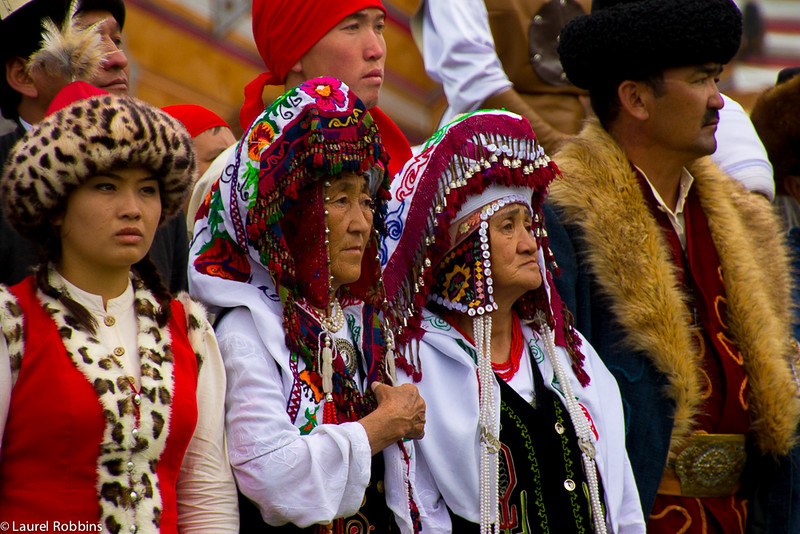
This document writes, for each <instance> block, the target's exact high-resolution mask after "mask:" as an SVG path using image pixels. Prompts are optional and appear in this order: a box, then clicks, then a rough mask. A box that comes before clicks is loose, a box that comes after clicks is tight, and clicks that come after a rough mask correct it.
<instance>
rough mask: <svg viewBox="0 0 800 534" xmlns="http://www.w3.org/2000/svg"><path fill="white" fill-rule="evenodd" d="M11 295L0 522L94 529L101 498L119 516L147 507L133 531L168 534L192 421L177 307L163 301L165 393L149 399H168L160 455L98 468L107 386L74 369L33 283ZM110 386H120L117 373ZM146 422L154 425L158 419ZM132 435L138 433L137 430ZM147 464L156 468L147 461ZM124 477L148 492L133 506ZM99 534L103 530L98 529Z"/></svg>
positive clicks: (173, 528) (191, 367)
mask: <svg viewBox="0 0 800 534" xmlns="http://www.w3.org/2000/svg"><path fill="white" fill-rule="evenodd" d="M10 290H11V292H12V293H13V294H14V295H15V296H16V298H17V300H18V302H19V305H20V307H21V308H22V311H23V315H24V331H25V350H24V357H23V359H22V365H21V368H20V371H19V376H18V379H17V382H16V384H15V386H14V389H13V392H12V395H11V406H10V409H9V415H8V421H7V424H6V428H5V433H4V437H3V446H2V460H1V461H0V518H2V519H3V521H17V522H18V523H19V522H26V521H27V522H43V521H50V525H51V526H52V525H53V521H60V522H67V521H75V522H89V523H100V522H101V504H100V500H101V497H100V495H101V494H102V499H104V500H108V501H109V502H111V501H113V502H115V503H116V504H118V505H122V506H123V507H124V508H126V509H130V508H138V507H140V506H142V507H144V506H150V507H151V508H152V510H150V511H148V513H147V514H146V515H147V516H150V515H151V514H152V518H153V519H154V520H152V521H150V522H148V523H146V524H138V525H137V526H138V532H140V533H142V532H169V533H177V503H176V491H175V488H176V483H177V478H178V472H179V469H180V466H181V463H182V460H183V456H184V453H185V451H186V447H187V446H188V444H189V441H190V439H191V437H192V434H193V432H194V427H195V424H196V421H197V404H196V400H195V399H196V384H197V359H196V356H195V354H194V351H193V350H192V347H191V346H190V344H189V341H188V338H187V336H186V319H185V313H184V310H183V307H182V306H181V304H180V303H178V302H177V301H174V300H173V301H172V302H173V305H172V314H173V318H172V319H171V320H170V322H169V330H170V335H171V338H172V343H171V348H172V356H173V358H174V372H173V378H174V381H173V387H172V389H171V390H162V391H157V392H153V394H154V395H158V396H159V397H160V398H161V399H162V401H163V400H164V399H171V403H169V406H168V409H169V410H170V411H171V413H170V414H169V426H168V427H167V428H164V429H162V432H167V437H166V442H165V446H164V447H163V449H162V450H152V448H151V447H148V446H147V444H148V443H150V444H151V446H152V444H153V443H156V440H155V439H151V440H147V439H143V440H140V441H139V442H138V443H140V444H141V447H138V448H135V449H133V450H125V451H123V452H122V453H120V454H119V455H117V457H116V458H114V459H111V460H109V461H107V462H105V463H104V465H102V466H101V465H98V464H99V460H100V456H101V447H109V444H107V443H106V444H103V439H104V433H105V431H106V420H107V417H106V416H107V415H108V418H109V419H114V416H113V414H104V411H103V406H102V404H101V402H99V395H101V394H108V392H107V391H106V388H109V387H110V386H113V385H109V384H107V383H105V382H104V381H103V380H100V379H97V378H95V379H90V378H89V377H87V376H86V375H85V374H84V373H83V372H82V371H81V370H79V368H78V367H77V366H76V363H75V362H74V361H73V359H72V358H70V355H69V354H68V352H67V349H66V347H65V345H64V342H63V341H62V335H61V333H60V332H59V330H58V329H57V327H56V323H55V322H54V320H53V318H52V317H51V316H50V314H49V313H48V312H47V311H46V310H45V309H44V308H43V306H42V304H41V303H40V301H39V299H38V297H37V291H36V287H35V283H34V281H33V278H32V277H29V278H27V279H26V280H24V281H23V282H21V283H20V284H18V285H16V286H14V287H12V288H10ZM65 335H68V333H66V332H65ZM96 352H97V347H96V346H95V347H88V348H87V349H86V350H85V351H84V350H81V351H80V353H81V357H82V358H83V359H84V362H86V361H87V360H89V359H91V358H92V357H93V356H95V355H96ZM95 361H96V360H95ZM89 369H91V367H89ZM144 371H145V370H144V369H143V374H144ZM150 372H158V370H157V369H150ZM119 378H120V381H124V378H123V377H122V374H121V373H120V376H119ZM118 387H120V389H121V386H118ZM146 402H148V401H147V400H146V399H145V400H144V401H143V404H144V403H146ZM120 408H122V404H120ZM143 413H144V412H143ZM151 416H152V418H154V419H157V418H159V417H162V415H161V414H159V413H158V412H157V411H153V412H152V413H151ZM141 426H142V429H143V433H144V429H145V428H147V425H146V421H142V425H141ZM150 426H152V427H153V428H154V429H155V428H157V427H158V425H157V424H151V425H150ZM125 431H126V429H125V428H124V427H123V425H121V424H120V425H117V426H116V428H114V429H112V432H111V435H112V436H114V438H115V439H120V440H121V442H124V436H122V435H119V433H123V432H125ZM154 432H155V430H154ZM144 437H145V438H147V436H144ZM112 445H113V444H112ZM150 457H155V460H152V461H151V460H148V458H150ZM100 473H103V474H102V476H101V475H100ZM114 475H117V476H114ZM131 478H133V479H135V480H136V481H137V483H139V482H142V481H147V483H146V484H144V487H145V488H146V487H148V486H149V487H150V490H149V491H148V490H147V489H145V490H144V491H141V492H140V493H142V495H141V496H140V498H139V499H138V500H135V501H133V500H131V497H130V495H129V492H126V489H127V488H126V487H125V484H120V481H123V482H126V481H128V480H130V479H131ZM159 492H160V493H159ZM154 495H160V499H159V500H158V501H157V502H152V501H153V496H154ZM137 517H138V516H137ZM118 523H119V524H118V525H117V526H118V527H119V528H120V531H122V532H130V526H131V525H128V524H124V523H123V521H119V522H118ZM103 527H104V529H105V528H107V527H108V523H106V522H103ZM109 530H112V531H113V530H114V529H113V528H109ZM104 531H105V530H104Z"/></svg>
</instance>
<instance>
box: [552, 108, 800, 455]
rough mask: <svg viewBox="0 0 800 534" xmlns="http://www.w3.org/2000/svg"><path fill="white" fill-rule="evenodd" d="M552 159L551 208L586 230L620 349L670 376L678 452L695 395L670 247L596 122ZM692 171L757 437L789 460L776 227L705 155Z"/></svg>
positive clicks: (788, 392)
mask: <svg viewBox="0 0 800 534" xmlns="http://www.w3.org/2000/svg"><path fill="white" fill-rule="evenodd" d="M554 159H555V161H556V163H557V164H558V166H559V168H560V169H561V171H562V173H563V178H559V179H556V181H554V182H553V184H552V186H551V194H550V201H551V202H552V203H553V204H554V205H555V206H557V207H558V208H559V209H561V210H563V214H564V221H563V222H567V223H570V224H576V225H577V226H578V227H580V228H581V229H582V231H583V233H584V236H585V238H586V243H587V246H586V248H587V250H586V255H585V256H584V257H585V259H586V260H587V262H588V266H587V268H588V270H589V271H590V272H591V274H592V275H593V276H594V278H595V280H596V281H597V283H598V285H599V287H600V290H601V291H603V292H604V293H605V294H607V295H608V296H609V297H610V299H611V301H612V302H613V303H614V304H613V305H614V307H615V309H616V312H617V313H616V314H617V317H618V318H619V320H620V322H621V324H622V325H623V327H624V328H625V331H626V339H625V340H626V343H627V345H628V348H630V349H632V350H636V351H642V352H644V353H645V354H646V355H647V356H648V357H649V358H650V360H651V361H652V363H653V364H654V365H655V366H656V368H657V369H659V371H661V372H662V373H664V374H665V375H666V376H667V378H668V387H667V391H666V394H667V396H668V397H669V398H671V399H672V400H674V401H675V405H676V408H675V414H674V415H675V426H674V428H673V434H672V443H671V446H670V456H674V455H675V454H676V453H677V452H680V450H682V448H683V446H684V443H685V440H686V439H687V438H688V436H689V435H690V434H691V433H692V430H693V427H694V425H695V417H696V416H697V414H698V410H699V407H700V405H701V402H702V400H701V380H700V375H699V371H698V366H697V365H696V363H695V361H694V358H695V354H696V352H697V351H696V348H695V341H694V334H693V332H692V326H691V318H690V315H689V311H688V308H687V307H686V306H685V296H684V294H683V292H682V290H681V289H680V286H679V283H678V278H677V275H676V271H677V267H675V265H674V264H673V262H672V259H671V254H670V250H669V246H668V244H667V242H666V239H665V238H664V237H663V234H662V231H661V228H660V227H659V226H658V223H657V222H656V220H655V219H654V218H653V217H652V215H651V214H650V211H649V208H648V206H647V204H646V202H645V200H644V197H643V195H642V192H641V189H640V186H639V183H638V180H637V179H636V175H635V173H634V172H633V170H632V168H631V165H630V163H629V162H628V159H627V157H626V155H625V153H624V152H623V151H622V149H621V148H620V147H619V145H617V144H616V142H615V141H614V140H613V139H612V138H611V136H610V135H609V134H608V133H607V132H606V131H605V130H603V129H602V128H601V127H600V125H599V123H597V122H596V121H595V122H590V123H589V124H587V126H586V127H585V128H584V130H583V131H582V132H581V134H580V135H579V136H578V137H577V138H575V139H574V140H572V141H570V142H569V143H567V145H565V147H564V148H563V149H562V150H561V151H560V152H559V153H558V154H557V155H556V157H555V158H554ZM689 172H691V174H692V176H693V177H694V179H695V181H694V185H693V187H695V188H696V191H697V194H698V196H699V198H700V202H701V204H702V206H703V210H704V212H705V214H706V217H707V218H708V224H709V228H710V230H711V233H712V237H713V239H714V242H715V243H716V245H717V252H718V255H719V258H720V264H721V266H722V270H723V278H724V282H725V287H726V292H727V299H728V314H729V317H728V319H729V327H730V328H731V330H732V332H733V333H734V336H735V339H736V341H737V343H738V347H739V349H740V350H741V352H742V354H743V355H744V367H745V371H746V373H747V376H748V381H749V385H750V387H751V396H750V399H749V400H750V402H749V406H748V410H749V413H750V417H751V420H752V430H753V433H754V435H755V437H756V440H757V443H758V445H759V448H760V449H761V451H762V452H764V453H772V454H786V453H787V452H788V450H789V448H790V447H791V446H792V444H793V443H794V432H795V428H796V426H797V422H798V418H799V417H800V400H798V398H797V396H796V393H797V385H796V384H795V382H794V380H793V377H792V374H791V371H790V368H789V366H788V363H787V361H788V358H789V355H790V353H791V348H790V344H789V339H790V330H789V326H790V324H791V307H790V306H791V305H790V293H789V288H790V284H791V282H790V278H789V274H788V273H789V272H790V271H789V267H788V265H789V262H788V257H787V252H786V249H785V247H784V246H783V244H782V237H781V235H780V226H779V223H778V220H777V218H776V217H775V215H774V214H773V212H772V210H771V209H770V206H769V204H768V202H767V201H766V200H765V199H763V198H761V197H759V196H757V195H754V194H752V193H750V192H748V191H746V190H745V189H744V188H742V187H741V186H740V185H739V184H738V183H736V182H734V181H733V180H732V179H731V178H729V177H728V176H726V175H725V174H723V173H722V172H721V171H720V170H718V169H717V168H716V167H715V166H714V165H713V164H712V163H711V162H710V160H709V159H708V158H703V159H700V160H697V161H696V162H695V163H694V164H693V165H692V166H690V167H689ZM609 229H614V230H613V231H609Z"/></svg>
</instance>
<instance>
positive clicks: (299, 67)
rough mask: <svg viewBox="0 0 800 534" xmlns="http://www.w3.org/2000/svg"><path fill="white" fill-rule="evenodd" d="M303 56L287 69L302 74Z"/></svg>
mask: <svg viewBox="0 0 800 534" xmlns="http://www.w3.org/2000/svg"><path fill="white" fill-rule="evenodd" d="M302 62H303V58H300V59H298V60H297V63H295V64H294V65H292V68H291V69H289V70H290V71H291V72H295V73H297V74H302V72H303V63H302Z"/></svg>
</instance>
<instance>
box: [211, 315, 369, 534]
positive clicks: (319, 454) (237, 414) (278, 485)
mask: <svg viewBox="0 0 800 534" xmlns="http://www.w3.org/2000/svg"><path fill="white" fill-rule="evenodd" d="M217 335H218V339H219V344H220V349H221V351H222V355H223V360H224V362H225V370H226V373H227V378H228V392H227V398H226V403H225V406H226V424H227V435H228V446H229V455H230V460H231V464H232V466H233V470H234V475H235V477H236V482H237V484H238V485H239V489H240V491H241V492H242V493H243V494H244V495H245V496H247V497H248V498H249V499H250V500H252V501H253V502H254V503H255V504H256V505H257V506H258V508H259V509H260V510H261V514H262V516H263V518H264V520H265V521H266V522H267V523H269V524H270V525H282V524H285V523H293V524H295V525H297V526H299V527H306V526H309V525H312V524H315V523H328V522H330V521H332V520H333V519H335V518H337V517H347V516H349V515H352V514H354V513H356V512H357V511H358V509H359V508H360V506H361V502H362V499H363V498H364V492H365V490H366V487H367V484H368V483H369V479H370V470H371V462H372V453H371V450H370V445H369V440H368V439H367V433H366V430H364V427H363V426H361V424H359V423H357V422H351V423H343V424H340V425H329V424H320V425H318V426H317V427H316V428H315V429H314V430H313V431H312V432H311V433H310V434H307V435H301V434H300V430H299V429H298V428H297V427H296V426H295V425H294V424H292V422H291V420H290V419H289V416H288V415H287V413H286V405H287V398H288V393H284V389H285V388H284V380H283V378H284V377H282V376H281V371H280V368H279V367H278V364H277V363H276V362H275V360H274V359H273V357H272V355H271V354H269V353H268V352H267V350H266V348H265V347H264V344H263V343H262V342H261V340H260V338H259V336H258V332H257V330H256V326H255V324H254V322H253V318H252V316H251V315H250V313H249V311H247V310H246V309H244V308H239V309H237V310H234V311H232V312H230V313H229V314H228V315H227V316H226V317H225V318H224V319H223V320H222V322H221V324H220V325H219V326H218V328H217ZM287 352H288V351H287ZM286 378H287V384H291V377H286ZM318 417H319V418H320V419H321V418H322V410H321V408H320V412H319V414H318Z"/></svg>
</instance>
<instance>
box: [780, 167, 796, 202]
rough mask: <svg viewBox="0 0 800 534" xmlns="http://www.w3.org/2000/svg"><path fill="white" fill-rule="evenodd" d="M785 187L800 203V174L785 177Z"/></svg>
mask: <svg viewBox="0 0 800 534" xmlns="http://www.w3.org/2000/svg"><path fill="white" fill-rule="evenodd" d="M783 188H784V189H785V190H786V192H787V193H788V194H789V195H790V196H791V197H792V198H793V199H795V200H796V201H797V202H798V203H800V176H796V175H794V174H789V175H787V176H786V177H785V178H784V179H783Z"/></svg>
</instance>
